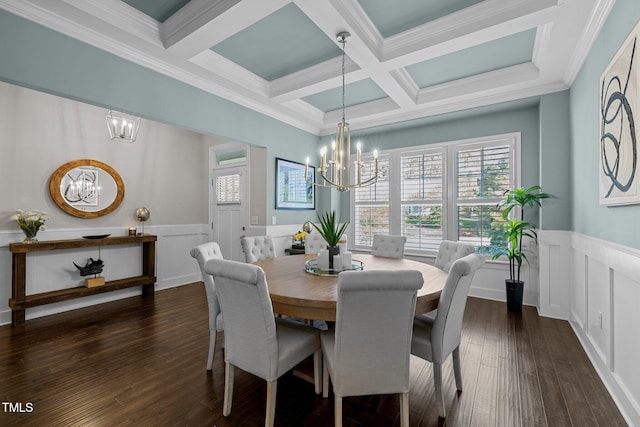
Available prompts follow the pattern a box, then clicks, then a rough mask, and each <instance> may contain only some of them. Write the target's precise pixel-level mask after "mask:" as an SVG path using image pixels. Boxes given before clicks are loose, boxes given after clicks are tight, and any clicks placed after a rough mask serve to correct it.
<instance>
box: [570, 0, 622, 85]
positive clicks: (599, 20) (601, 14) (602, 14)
mask: <svg viewBox="0 0 640 427" xmlns="http://www.w3.org/2000/svg"><path fill="white" fill-rule="evenodd" d="M615 3H616V0H598V1H597V3H596V5H595V6H594V8H593V9H592V11H591V15H590V16H589V21H588V23H587V25H586V26H585V29H584V31H583V33H582V35H581V36H580V39H579V42H578V45H577V46H576V48H575V49H574V51H573V55H572V56H571V59H570V60H569V65H568V66H567V67H566V68H565V70H564V73H563V75H562V81H563V82H565V84H566V85H567V86H571V85H572V84H573V81H574V80H575V79H576V77H577V76H578V73H579V72H580V68H582V64H584V61H585V60H586V59H587V56H588V55H589V51H590V50H591V48H592V47H593V44H594V43H595V41H596V38H597V37H598V34H600V30H601V29H602V27H603V26H604V23H605V22H606V21H607V18H608V17H609V13H610V12H611V9H613V6H614V5H615Z"/></svg>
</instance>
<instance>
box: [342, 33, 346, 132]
mask: <svg viewBox="0 0 640 427" xmlns="http://www.w3.org/2000/svg"><path fill="white" fill-rule="evenodd" d="M341 43H342V122H343V123H344V56H345V48H346V45H347V40H346V38H344V39H343V40H342V42H341Z"/></svg>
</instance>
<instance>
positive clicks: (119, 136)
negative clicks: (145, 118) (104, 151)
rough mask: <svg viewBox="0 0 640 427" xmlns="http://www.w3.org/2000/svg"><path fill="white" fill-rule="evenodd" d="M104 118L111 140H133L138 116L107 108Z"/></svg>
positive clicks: (136, 133)
mask: <svg viewBox="0 0 640 427" xmlns="http://www.w3.org/2000/svg"><path fill="white" fill-rule="evenodd" d="M106 118H107V128H108V129H109V136H110V137H111V140H115V141H120V142H133V141H135V140H136V137H137V136H138V126H140V117H135V116H129V115H127V114H124V113H119V112H117V111H113V110H109V111H108V112H107V115H106Z"/></svg>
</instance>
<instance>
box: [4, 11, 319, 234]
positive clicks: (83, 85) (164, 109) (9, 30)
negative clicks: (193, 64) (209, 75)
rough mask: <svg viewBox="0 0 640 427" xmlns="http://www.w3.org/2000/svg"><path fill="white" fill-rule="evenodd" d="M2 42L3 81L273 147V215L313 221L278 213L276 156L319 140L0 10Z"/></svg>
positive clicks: (308, 215) (305, 150)
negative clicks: (275, 182) (275, 184)
mask: <svg viewBox="0 0 640 427" xmlns="http://www.w3.org/2000/svg"><path fill="white" fill-rule="evenodd" d="M0 40H2V42H1V43H0V58H2V59H1V60H0V80H2V81H5V82H9V83H13V84H16V85H19V86H24V87H28V88H31V89H36V90H39V91H42V92H47V93H52V94H55V95H59V96H62V97H65V98H70V99H75V100H78V101H82V102H86V103H89V104H92V105H96V106H100V107H105V108H113V109H116V110H119V111H124V112H129V113H132V114H136V115H139V116H141V117H143V118H147V119H151V120H156V121H159V122H162V123H167V124H171V125H175V126H178V127H181V128H185V129H189V130H193V131H196V132H201V133H204V134H209V135H217V136H221V137H223V138H227V139H230V140H233V141H239V142H246V143H249V144H254V145H258V146H263V147H267V177H266V189H267V190H266V191H267V218H271V216H272V215H276V216H277V217H278V223H279V224H287V223H294V224H295V223H303V222H304V221H306V220H307V219H314V218H315V214H314V213H313V212H312V211H295V212H292V211H281V210H278V211H276V210H274V208H275V189H274V176H275V157H283V158H286V159H290V160H295V161H299V162H303V161H304V159H305V157H306V156H307V155H308V154H309V153H312V152H314V151H315V150H316V147H317V141H318V138H317V137H316V136H315V135H311V134H309V133H307V132H304V131H301V130H299V129H297V128H294V127H292V126H289V125H287V124H284V123H282V122H280V121H278V120H275V119H272V118H270V117H267V116H265V115H263V114H260V113H257V112H255V111H253V110H250V109H248V108H245V107H242V106H239V105H237V104H235V103H233V102H230V101H227V100H225V99H222V98H220V97H217V96H215V95H212V94H210V93H207V92H204V91H202V90H200V89H197V88H195V87H193V86H189V85H187V84H185V83H181V82H179V81H177V80H174V79H172V78H170V77H167V76H165V75H163V74H160V73H157V72H154V71H150V70H148V69H146V68H144V67H142V66H139V65H136V64H134V63H131V62H129V61H126V60H124V59H122V58H119V57H117V56H115V55H112V54H109V53H106V52H104V51H102V50H99V49H97V48H94V47H92V46H90V45H87V44H85V43H82V42H80V41H77V40H75V39H72V38H70V37H67V36H65V35H62V34H60V33H57V32H55V31H52V30H49V29H47V28H45V27H42V26H40V25H37V24H34V23H32V22H30V21H28V20H25V19H22V18H19V17H17V16H15V15H12V14H10V13H8V12H5V11H1V10H0ZM296 212H297V213H296Z"/></svg>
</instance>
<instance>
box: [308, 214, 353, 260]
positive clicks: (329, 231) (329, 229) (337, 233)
mask: <svg viewBox="0 0 640 427" xmlns="http://www.w3.org/2000/svg"><path fill="white" fill-rule="evenodd" d="M317 216H318V222H319V223H320V226H318V224H315V223H311V225H313V227H314V228H315V229H316V230H318V233H320V235H321V236H322V238H323V239H324V240H325V241H326V242H327V249H328V250H329V268H333V256H334V255H338V254H339V253H340V246H338V243H339V242H340V238H341V237H342V235H343V234H344V232H345V231H346V229H347V226H348V225H349V223H348V222H344V223H340V220H336V211H331V212H327V213H325V214H324V215H320V214H317Z"/></svg>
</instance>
